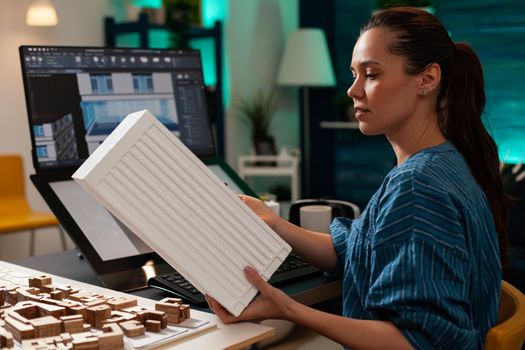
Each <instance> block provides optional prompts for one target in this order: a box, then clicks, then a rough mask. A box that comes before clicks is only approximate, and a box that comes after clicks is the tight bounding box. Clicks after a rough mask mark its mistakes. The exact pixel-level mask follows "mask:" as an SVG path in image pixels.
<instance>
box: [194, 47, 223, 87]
mask: <svg viewBox="0 0 525 350" xmlns="http://www.w3.org/2000/svg"><path fill="white" fill-rule="evenodd" d="M190 46H191V47H192V48H193V49H197V50H200V52H201V57H202V69H203V71H204V84H206V85H215V84H216V83H217V74H216V72H215V51H214V50H215V47H214V44H213V40H212V39H194V40H190Z"/></svg>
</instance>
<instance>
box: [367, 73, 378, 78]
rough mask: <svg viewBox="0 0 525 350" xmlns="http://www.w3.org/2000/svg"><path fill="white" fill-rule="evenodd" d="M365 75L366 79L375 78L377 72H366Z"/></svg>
mask: <svg viewBox="0 0 525 350" xmlns="http://www.w3.org/2000/svg"><path fill="white" fill-rule="evenodd" d="M365 77H367V78H368V79H375V78H377V73H367V74H366V75H365Z"/></svg>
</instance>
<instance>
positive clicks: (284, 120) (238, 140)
mask: <svg viewBox="0 0 525 350" xmlns="http://www.w3.org/2000/svg"><path fill="white" fill-rule="evenodd" d="M228 11H229V12H228V18H227V19H226V25H225V51H226V55H227V57H226V65H227V67H228V70H229V76H230V86H229V91H231V98H230V101H231V103H230V104H229V105H228V106H226V114H225V128H226V130H227V134H226V140H225V142H226V159H227V161H228V163H229V164H230V165H232V166H234V167H235V168H236V167H237V159H238V157H239V155H243V154H249V153H250V152H251V150H252V145H251V136H250V129H249V128H248V127H247V126H246V125H245V124H244V123H243V122H241V121H240V120H239V118H238V117H236V113H235V108H234V104H235V98H236V96H243V97H249V96H252V95H253V94H254V93H256V92H257V91H259V90H262V91H270V90H271V89H277V90H276V93H277V98H278V100H279V101H280V104H279V108H278V109H277V111H276V115H275V118H274V120H273V124H272V128H271V133H272V135H274V137H275V141H276V146H277V149H279V148H280V147H282V146H289V147H298V144H299V141H298V139H299V107H298V91H297V89H296V88H279V87H276V86H275V79H276V76H277V72H278V69H279V63H280V60H281V55H282V53H283V51H284V47H285V44H286V39H287V38H288V35H289V34H290V33H291V32H292V31H293V30H295V29H297V27H298V23H299V21H298V1H297V0H286V1H279V0H229V2H228Z"/></svg>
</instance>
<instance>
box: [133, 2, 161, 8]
mask: <svg viewBox="0 0 525 350" xmlns="http://www.w3.org/2000/svg"><path fill="white" fill-rule="evenodd" d="M131 3H132V4H133V6H137V7H144V8H154V9H160V8H161V7H162V0H132V1H131Z"/></svg>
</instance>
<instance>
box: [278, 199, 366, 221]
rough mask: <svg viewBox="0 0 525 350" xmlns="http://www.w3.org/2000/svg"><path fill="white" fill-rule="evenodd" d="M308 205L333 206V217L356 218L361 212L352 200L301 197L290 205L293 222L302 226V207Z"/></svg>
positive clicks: (290, 216)
mask: <svg viewBox="0 0 525 350" xmlns="http://www.w3.org/2000/svg"><path fill="white" fill-rule="evenodd" d="M308 205H327V206H329V207H331V208H332V218H336V217H345V218H350V219H355V218H357V217H358V216H359V215H360V214H361V210H360V209H359V207H358V206H357V205H356V204H354V203H351V202H346V201H340V200H336V199H301V200H298V201H295V202H293V203H292V205H291V206H290V212H289V213H290V214H289V219H288V220H289V221H290V222H291V223H292V224H295V225H297V226H300V224H301V215H300V212H301V207H304V206H308Z"/></svg>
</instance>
